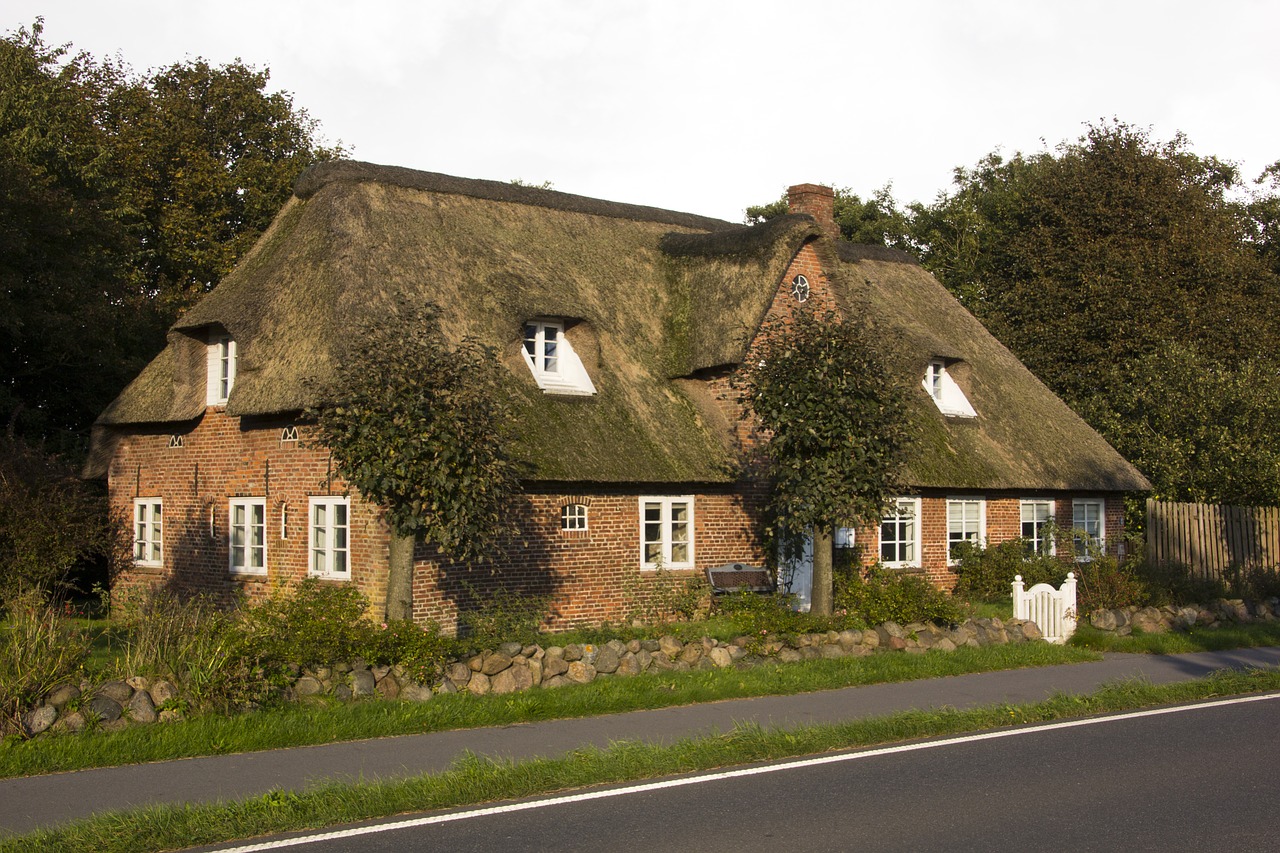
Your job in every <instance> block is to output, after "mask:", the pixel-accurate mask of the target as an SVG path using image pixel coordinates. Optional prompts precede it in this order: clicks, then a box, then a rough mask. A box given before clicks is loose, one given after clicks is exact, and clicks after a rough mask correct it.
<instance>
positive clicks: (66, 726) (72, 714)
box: [52, 711, 87, 734]
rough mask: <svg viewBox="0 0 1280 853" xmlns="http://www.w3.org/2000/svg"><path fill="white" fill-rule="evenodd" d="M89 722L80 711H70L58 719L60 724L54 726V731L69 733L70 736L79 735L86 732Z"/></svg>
mask: <svg viewBox="0 0 1280 853" xmlns="http://www.w3.org/2000/svg"><path fill="white" fill-rule="evenodd" d="M86 725H87V722H86V721H85V718H84V714H82V713H80V712H79V711H69V712H67V713H65V714H63V715H62V716H60V717H58V722H56V723H54V724H53V729H52V730H53V731H55V732H68V733H70V734H79V733H80V732H82V731H84V728H85V726H86Z"/></svg>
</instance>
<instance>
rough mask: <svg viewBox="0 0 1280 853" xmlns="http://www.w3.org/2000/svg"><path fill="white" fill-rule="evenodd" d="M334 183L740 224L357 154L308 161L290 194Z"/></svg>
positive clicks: (684, 222) (644, 218)
mask: <svg viewBox="0 0 1280 853" xmlns="http://www.w3.org/2000/svg"><path fill="white" fill-rule="evenodd" d="M336 183H382V184H390V185H392V186H398V187H404V188H406V189H416V190H427V191H430V192H439V193H450V194H453V195H465V196H471V197H472V198H480V199H486V200H489V201H505V202H510V203H514V204H527V205H532V206H535V207H546V208H551V209H553V210H566V211H570V212H573V213H587V214H591V215H594V216H609V217H613V218H615V219H630V220H636V221H640V222H658V223H662V224H665V225H676V226H679V227H682V228H694V229H698V230H701V231H723V230H726V229H737V228H741V227H742V226H741V225H739V224H737V223H733V222H727V221H725V220H723V219H715V218H713V217H710V216H699V215H698V214H695V213H681V212H680V211H676V210H665V209H663V208H659V207H649V206H647V205H641V204H624V203H622V202H616V201H607V200H605V199H598V198H591V197H589V196H582V195H574V194H573V193H565V192H560V191H559V190H548V189H542V188H541V187H526V186H520V185H519V184H513V183H508V182H505V181H490V180H483V179H480V178H459V177H456V176H454V175H445V174H441V173H439V172H424V171H420V170H418V169H409V168H405V167H404V166H382V165H379V164H377V163H365V162H361V161H358V160H331V161H328V162H325V163H318V164H316V165H314V166H312V167H310V168H309V169H307V170H306V171H305V172H303V173H302V175H301V176H300V177H299V178H298V181H297V183H296V184H295V185H294V189H293V194H294V195H295V196H297V197H298V198H300V199H307V198H310V197H311V196H313V195H315V194H316V193H318V192H319V191H320V190H321V189H323V188H324V187H326V186H328V185H330V184H336Z"/></svg>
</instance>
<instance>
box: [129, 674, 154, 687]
mask: <svg viewBox="0 0 1280 853" xmlns="http://www.w3.org/2000/svg"><path fill="white" fill-rule="evenodd" d="M124 683H125V684H127V685H129V686H130V687H132V688H133V689H134V690H146V689H147V688H148V687H150V686H151V679H150V678H147V677H146V676H145V675H131V676H129V677H128V678H126V679H125V680H124Z"/></svg>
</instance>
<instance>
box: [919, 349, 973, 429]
mask: <svg viewBox="0 0 1280 853" xmlns="http://www.w3.org/2000/svg"><path fill="white" fill-rule="evenodd" d="M921 384H922V385H923V386H924V390H925V391H927V392H928V394H929V397H930V399H932V400H933V402H934V405H936V406H937V407H938V411H940V412H942V413H943V414H944V415H951V416H952V417H957V418H976V417H977V416H978V413H977V412H976V411H974V408H973V406H972V405H971V404H970V403H969V398H968V397H966V396H965V395H964V392H963V391H961V390H960V386H959V385H957V384H956V381H955V380H954V379H952V378H951V374H950V373H948V372H947V364H946V362H945V361H943V360H942V359H940V358H935V359H933V360H932V361H930V362H929V366H928V367H926V368H925V371H924V381H923V382H922V383H921Z"/></svg>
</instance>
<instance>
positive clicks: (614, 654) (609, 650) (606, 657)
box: [594, 644, 619, 673]
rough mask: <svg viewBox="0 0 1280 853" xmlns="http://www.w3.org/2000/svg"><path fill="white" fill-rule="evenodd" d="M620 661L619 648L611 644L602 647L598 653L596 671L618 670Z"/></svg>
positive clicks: (610, 671)
mask: <svg viewBox="0 0 1280 853" xmlns="http://www.w3.org/2000/svg"><path fill="white" fill-rule="evenodd" d="M618 662H619V656H618V650H617V649H615V648H614V647H613V645H612V644H609V645H605V646H601V647H600V651H599V652H597V653H596V659H595V663H594V666H595V668H596V672H602V673H612V672H616V671H617V670H618Z"/></svg>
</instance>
